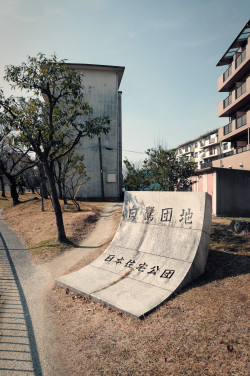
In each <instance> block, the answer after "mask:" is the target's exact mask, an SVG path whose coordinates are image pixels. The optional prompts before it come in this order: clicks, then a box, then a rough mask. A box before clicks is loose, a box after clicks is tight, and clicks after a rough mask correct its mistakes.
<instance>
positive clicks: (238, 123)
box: [236, 114, 247, 129]
mask: <svg viewBox="0 0 250 376" xmlns="http://www.w3.org/2000/svg"><path fill="white" fill-rule="evenodd" d="M246 124H247V114H244V115H242V116H240V117H238V118H237V119H236V129H238V128H241V127H243V126H244V125H246Z"/></svg>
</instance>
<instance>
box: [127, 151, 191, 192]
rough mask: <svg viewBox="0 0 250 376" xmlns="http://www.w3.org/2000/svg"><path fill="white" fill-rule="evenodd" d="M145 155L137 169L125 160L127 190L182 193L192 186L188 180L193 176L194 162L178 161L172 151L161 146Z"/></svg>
mask: <svg viewBox="0 0 250 376" xmlns="http://www.w3.org/2000/svg"><path fill="white" fill-rule="evenodd" d="M146 154H147V155H148V158H146V159H145V160H144V161H143V164H142V166H141V167H139V168H136V167H135V165H134V164H133V163H131V162H129V161H128V160H127V159H125V161H124V164H125V166H126V168H127V173H126V177H125V181H124V182H125V187H126V188H127V189H128V190H135V191H140V190H151V191H183V190H187V189H188V188H189V187H190V186H191V185H192V184H193V182H192V180H191V179H190V178H191V176H193V175H195V171H196V168H197V165H196V163H195V162H192V161H186V160H184V159H180V160H178V159H177V157H176V154H175V152H174V151H173V150H166V149H164V148H163V147H162V146H159V147H158V148H152V149H148V150H147V151H146Z"/></svg>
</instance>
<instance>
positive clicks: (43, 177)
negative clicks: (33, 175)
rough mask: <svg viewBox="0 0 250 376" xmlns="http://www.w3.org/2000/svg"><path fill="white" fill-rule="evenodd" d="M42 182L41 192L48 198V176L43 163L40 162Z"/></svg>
mask: <svg viewBox="0 0 250 376" xmlns="http://www.w3.org/2000/svg"><path fill="white" fill-rule="evenodd" d="M38 169H39V174H40V179H41V184H40V194H41V196H42V197H43V198H45V199H48V190H47V187H46V178H45V174H44V169H43V165H42V164H41V163H39V164H38Z"/></svg>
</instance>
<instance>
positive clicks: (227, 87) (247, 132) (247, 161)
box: [213, 20, 250, 170]
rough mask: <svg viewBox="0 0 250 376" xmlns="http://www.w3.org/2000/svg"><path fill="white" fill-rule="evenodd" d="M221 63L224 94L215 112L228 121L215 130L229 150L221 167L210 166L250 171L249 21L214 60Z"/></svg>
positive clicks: (221, 83) (221, 80)
mask: <svg viewBox="0 0 250 376" xmlns="http://www.w3.org/2000/svg"><path fill="white" fill-rule="evenodd" d="M224 65H225V66H226V68H227V69H226V70H225V72H224V73H223V74H222V75H221V76H220V77H219V80H218V91H219V92H225V93H227V96H226V98H225V99H224V100H222V101H221V102H220V103H219V108H218V115H219V117H222V118H224V117H225V118H228V121H227V123H226V125H225V126H223V127H221V128H220V129H219V132H218V140H219V141H220V142H221V143H225V142H231V145H232V150H231V153H230V155H228V156H227V158H226V159H225V160H223V164H222V166H220V165H219V164H218V162H217V163H215V164H213V166H214V167H225V168H232V169H240V170H250V20H249V21H248V22H247V23H246V25H245V26H244V27H243V29H242V30H241V32H240V33H239V35H238V36H237V37H236V38H235V40H234V41H233V43H232V44H231V45H230V46H229V48H228V49H227V50H226V52H225V53H224V55H223V56H222V58H221V59H220V60H219V62H218V63H217V66H224Z"/></svg>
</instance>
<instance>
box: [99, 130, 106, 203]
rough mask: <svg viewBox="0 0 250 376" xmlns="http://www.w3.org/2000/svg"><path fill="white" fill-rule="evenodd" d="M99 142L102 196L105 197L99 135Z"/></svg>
mask: <svg viewBox="0 0 250 376" xmlns="http://www.w3.org/2000/svg"><path fill="white" fill-rule="evenodd" d="M98 144H99V159H100V175H101V190H102V197H103V198H104V197H105V196H104V182H103V167H102V143H101V137H98Z"/></svg>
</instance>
